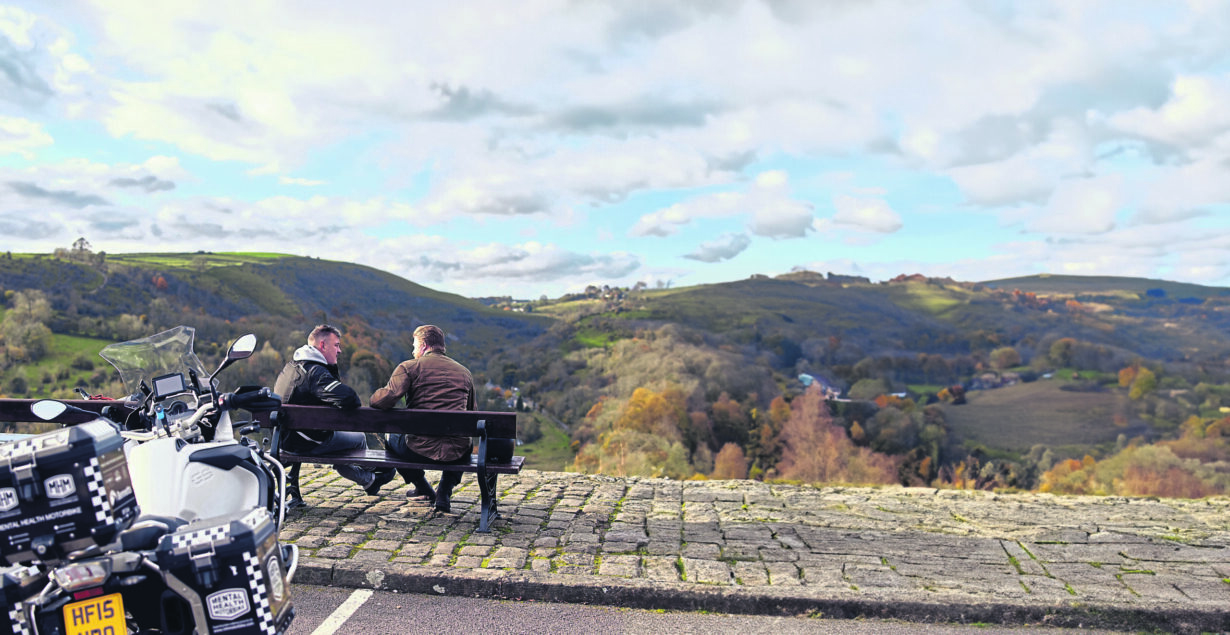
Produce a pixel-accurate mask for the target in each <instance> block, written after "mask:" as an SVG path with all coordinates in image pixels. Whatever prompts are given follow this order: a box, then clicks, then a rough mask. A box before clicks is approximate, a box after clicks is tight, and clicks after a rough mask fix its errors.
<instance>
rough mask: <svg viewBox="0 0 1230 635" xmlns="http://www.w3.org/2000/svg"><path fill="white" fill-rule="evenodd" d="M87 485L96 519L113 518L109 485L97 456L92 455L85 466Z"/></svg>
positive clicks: (100, 520) (103, 521)
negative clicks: (99, 465)
mask: <svg viewBox="0 0 1230 635" xmlns="http://www.w3.org/2000/svg"><path fill="white" fill-rule="evenodd" d="M85 486H86V489H88V490H89V491H90V504H91V505H93V506H94V520H96V521H98V522H100V523H105V522H107V521H108V520H111V501H110V500H109V499H108V498H107V485H106V483H104V482H103V475H102V469H100V468H99V467H98V457H96V456H92V457H90V464H89V465H87V466H85Z"/></svg>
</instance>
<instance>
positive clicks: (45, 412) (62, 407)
mask: <svg viewBox="0 0 1230 635" xmlns="http://www.w3.org/2000/svg"><path fill="white" fill-rule="evenodd" d="M66 410H68V405H66V404H63V403H60V402H58V401H56V400H54V399H42V400H39V401H36V402H34V403H33V404H30V412H32V413H34V416H36V417H38V418H39V419H42V420H43V421H54V420H55V418H56V417H58V416H60V415H62V414H64V411H66Z"/></svg>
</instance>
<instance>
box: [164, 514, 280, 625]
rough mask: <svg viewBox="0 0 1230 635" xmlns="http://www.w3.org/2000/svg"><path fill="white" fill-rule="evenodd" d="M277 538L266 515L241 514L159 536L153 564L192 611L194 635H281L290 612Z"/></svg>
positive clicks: (272, 525)
mask: <svg viewBox="0 0 1230 635" xmlns="http://www.w3.org/2000/svg"><path fill="white" fill-rule="evenodd" d="M277 537H278V535H277V530H276V528H275V527H274V524H273V520H272V518H270V516H269V512H267V511H266V510H264V509H255V510H251V511H244V512H240V513H236V514H233V515H230V516H221V517H218V518H210V519H203V520H199V521H196V522H193V523H191V524H189V525H185V526H183V527H180V528H179V530H178V531H176V532H175V533H173V534H168V535H166V536H163V537H162V540H161V541H160V542H159V544H158V550H157V552H156V554H155V560H156V561H157V562H158V566H159V568H161V569H162V570H163V572H164V574H165V578H166V581H167V586H168V587H170V589H171V591H173V592H174V593H175V594H177V595H178V596H179V597H180V598H182V599H183V600H184V601H185V602H187V604H188V605H189V606H190V607H191V612H192V615H193V617H194V622H195V623H196V624H197V626H198V632H209V633H227V634H228V635H237V634H247V633H253V634H255V633H262V634H264V633H268V634H273V633H281V632H283V631H285V630H286V629H287V628H288V627H289V626H290V622H291V620H293V619H294V608H293V606H292V605H291V601H290V584H289V583H288V582H287V581H286V564H285V563H284V562H282V552H281V550H280V549H279V548H278V544H277ZM202 622H204V624H205V625H206V627H207V629H208V630H207V631H206V630H205V629H201V628H199V627H200V626H201V624H202Z"/></svg>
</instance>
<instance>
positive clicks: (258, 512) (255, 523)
mask: <svg viewBox="0 0 1230 635" xmlns="http://www.w3.org/2000/svg"><path fill="white" fill-rule="evenodd" d="M269 519H270V516H269V510H267V509H264V508H262V507H258V508H256V509H254V510H252V511H251V512H249V513H248V515H247V516H244V517H243V518H241V519H239V522H241V523H243V524H245V525H247V526H249V527H251V528H252V529H257V528H258V527H260V526H261V524H262V523H265V522H268V521H269Z"/></svg>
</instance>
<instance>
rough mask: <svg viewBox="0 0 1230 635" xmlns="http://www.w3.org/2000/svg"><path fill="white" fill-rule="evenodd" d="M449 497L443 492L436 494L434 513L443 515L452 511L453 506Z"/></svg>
mask: <svg viewBox="0 0 1230 635" xmlns="http://www.w3.org/2000/svg"><path fill="white" fill-rule="evenodd" d="M450 496H451V495H450V494H445V493H444V492H436V502H435V509H436V511H438V512H443V513H445V514H447V513H449V512H451V511H453V506H452V501H451V500H450Z"/></svg>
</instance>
